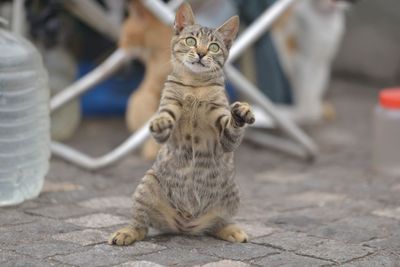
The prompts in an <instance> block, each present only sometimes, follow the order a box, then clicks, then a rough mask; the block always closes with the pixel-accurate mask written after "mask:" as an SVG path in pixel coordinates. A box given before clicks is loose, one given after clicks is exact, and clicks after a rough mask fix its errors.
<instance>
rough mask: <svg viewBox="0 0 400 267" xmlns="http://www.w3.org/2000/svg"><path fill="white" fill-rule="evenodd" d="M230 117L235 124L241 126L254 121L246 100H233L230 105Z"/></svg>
mask: <svg viewBox="0 0 400 267" xmlns="http://www.w3.org/2000/svg"><path fill="white" fill-rule="evenodd" d="M231 113H232V117H233V119H234V120H235V122H236V125H237V126H239V127H243V126H244V124H245V123H248V124H253V123H254V121H255V118H254V114H253V112H252V111H251V107H250V105H249V104H248V103H246V102H235V103H233V104H232V105H231Z"/></svg>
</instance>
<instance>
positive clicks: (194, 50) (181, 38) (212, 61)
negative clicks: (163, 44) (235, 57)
mask: <svg viewBox="0 0 400 267" xmlns="http://www.w3.org/2000/svg"><path fill="white" fill-rule="evenodd" d="M174 29H175V35H174V37H173V38H172V64H173V65H175V67H183V68H185V69H187V70H189V71H190V72H192V73H208V72H217V71H220V70H222V68H223V65H224V63H225V61H226V59H227V58H228V55H229V48H230V47H231V44H232V42H233V39H234V38H235V37H236V34H237V31H238V29H239V19H238V17H237V16H235V17H232V18H231V19H229V20H228V21H227V22H225V23H224V24H223V25H222V26H221V27H219V28H217V29H210V28H207V27H202V26H200V25H196V24H195V21H194V16H193V12H192V10H191V8H190V6H189V5H188V4H183V5H182V6H181V7H180V8H179V10H178V12H177V14H176V18H175V24H174Z"/></svg>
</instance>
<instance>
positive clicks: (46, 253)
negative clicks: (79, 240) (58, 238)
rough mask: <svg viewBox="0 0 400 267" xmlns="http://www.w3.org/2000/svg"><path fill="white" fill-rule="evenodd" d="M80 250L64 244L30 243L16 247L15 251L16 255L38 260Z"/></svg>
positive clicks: (78, 247) (70, 244)
mask: <svg viewBox="0 0 400 267" xmlns="http://www.w3.org/2000/svg"><path fill="white" fill-rule="evenodd" d="M81 250H82V248H81V247H80V246H78V245H75V244H72V243H66V242H44V243H30V244H24V245H21V246H18V247H17V248H16V249H15V251H16V252H17V253H20V254H24V255H29V256H32V257H34V258H38V259H42V258H47V257H50V256H54V255H63V254H70V253H72V252H76V251H81Z"/></svg>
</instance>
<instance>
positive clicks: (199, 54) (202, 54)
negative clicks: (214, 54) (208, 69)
mask: <svg viewBox="0 0 400 267" xmlns="http://www.w3.org/2000/svg"><path fill="white" fill-rule="evenodd" d="M197 55H198V56H199V59H202V58H203V57H204V56H205V55H206V53H204V52H197Z"/></svg>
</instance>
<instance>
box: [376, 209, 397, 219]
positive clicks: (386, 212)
mask: <svg viewBox="0 0 400 267" xmlns="http://www.w3.org/2000/svg"><path fill="white" fill-rule="evenodd" d="M372 214H374V215H377V216H384V217H389V218H393V219H397V220H400V207H396V208H393V209H381V210H375V211H374V212H372Z"/></svg>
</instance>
